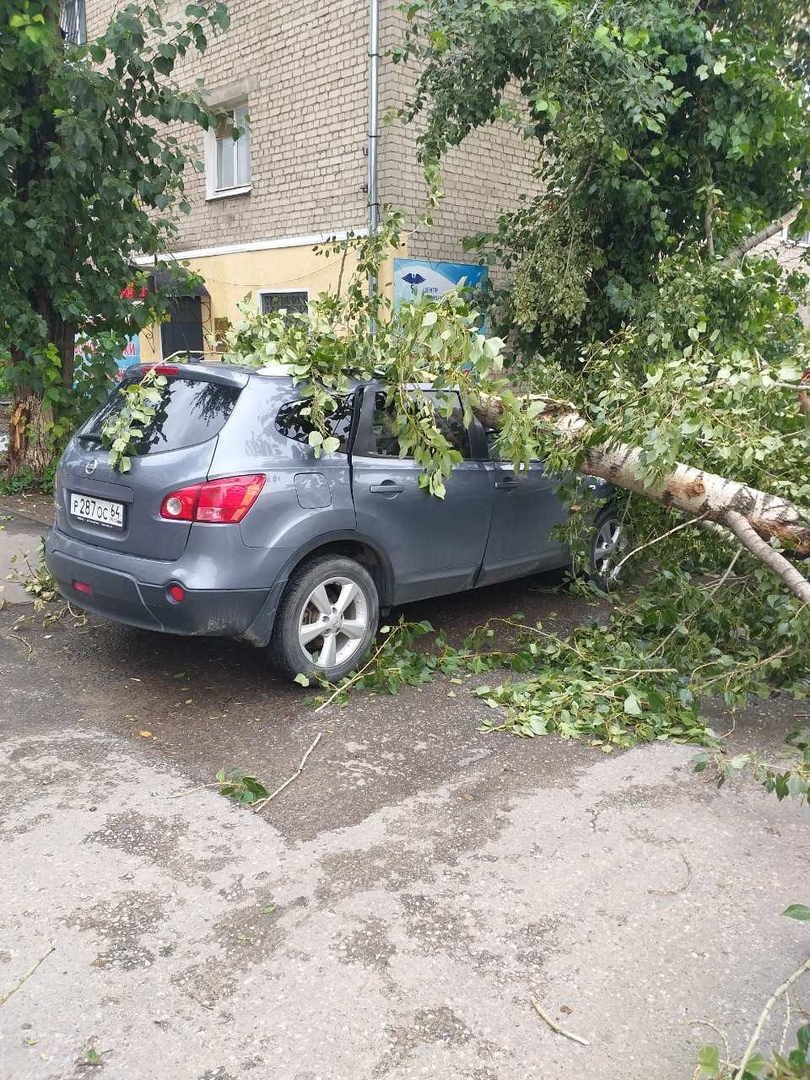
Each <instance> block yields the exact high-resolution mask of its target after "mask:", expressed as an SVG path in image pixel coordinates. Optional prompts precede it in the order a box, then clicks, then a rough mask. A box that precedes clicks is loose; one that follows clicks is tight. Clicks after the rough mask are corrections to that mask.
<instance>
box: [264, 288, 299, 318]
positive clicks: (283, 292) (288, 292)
mask: <svg viewBox="0 0 810 1080" xmlns="http://www.w3.org/2000/svg"><path fill="white" fill-rule="evenodd" d="M301 293H304V294H305V296H306V298H307V308H309V301H310V295H309V289H271V288H269V287H267V288H265V289H258V290H257V292H256V307H257V308H258V309H259V314H260V315H261V314H262V297H263V296H300V295H301Z"/></svg>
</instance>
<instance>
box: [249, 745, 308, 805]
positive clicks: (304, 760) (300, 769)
mask: <svg viewBox="0 0 810 1080" xmlns="http://www.w3.org/2000/svg"><path fill="white" fill-rule="evenodd" d="M322 738H323V732H322V731H319V732H318V734H317V735H316V736H315V741H314V742H313V743H312V746H310V748H309V750H307V752H306V753H305V754H304V756H303V757H302V758H301V764H300V765H299V766H298V768H297V770H296V771H295V772H294V773H293V775H292V776H291V777H289V778H288V779H287V780H285V781H284V783H283V784H282V785H281V786H280V787H277V788H276V790H275V791H274V792H273V793H272V794H270V795H268V796H267V798H266V799H262V800H261V801H260V802H257V803H255V804H254V806H253V807H251V809H252V810H253V812H254V814H255V813H258V811H259V810H261V809H263V808H264V806H265V804H266V803H269V802H270V801H271V800H272V799H275V797H276V795H280V794H281V793H282V791H283V790H284V788H286V787H289V785H290V784H291V783H292V782H293V780H297V779H298V777H299V776H300V775H301V773H302V772H303V771H304V766H305V765H306V763H307V758H308V757H309V755H310V754H311V753H312V751H313V750H314V749H315V747H316V746H317V745H318V743H319V742H320V741H321V739H322Z"/></svg>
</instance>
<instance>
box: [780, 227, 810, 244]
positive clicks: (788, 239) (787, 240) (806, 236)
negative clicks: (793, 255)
mask: <svg viewBox="0 0 810 1080" xmlns="http://www.w3.org/2000/svg"><path fill="white" fill-rule="evenodd" d="M789 231H790V226H789V225H785V227H784V228H783V229H782V243H783V244H793V245H794V246H795V247H810V232H806V233H803V234H802V235H801V236H800V237H792V236H789V235H788V233H789Z"/></svg>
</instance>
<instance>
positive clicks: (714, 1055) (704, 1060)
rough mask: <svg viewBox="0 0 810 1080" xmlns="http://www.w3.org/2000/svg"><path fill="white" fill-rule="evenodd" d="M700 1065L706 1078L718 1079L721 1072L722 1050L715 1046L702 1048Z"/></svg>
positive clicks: (699, 1055)
mask: <svg viewBox="0 0 810 1080" xmlns="http://www.w3.org/2000/svg"><path fill="white" fill-rule="evenodd" d="M698 1065H699V1066H700V1070H701V1072H702V1073H703V1074H704V1075H705V1076H707V1077H716V1076H717V1074H718V1072H719V1071H720V1048H719V1047H718V1046H713V1045H707V1046H701V1048H700V1051H699V1053H698Z"/></svg>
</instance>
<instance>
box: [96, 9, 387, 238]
mask: <svg viewBox="0 0 810 1080" xmlns="http://www.w3.org/2000/svg"><path fill="white" fill-rule="evenodd" d="M87 4H88V24H89V26H88V30H89V32H90V33H91V34H92V33H97V32H99V31H100V30H101V29H102V28H103V25H104V20H105V16H106V15H108V14H109V13H110V12H111V10H112V8H113V4H111V3H109V2H108V0H87ZM173 6H175V7H178V6H179V5H173ZM229 10H230V14H231V27H230V30H229V31H228V32H227V33H226V34H224V35H221V36H218V37H214V38H212V39H211V40H210V43H209V47H208V50H207V51H206V53H205V54H204V55H203V56H202V57H198V56H197V55H196V54H195V55H194V58H193V62H186V63H184V64H183V65H182V66H181V67H180V69H179V73H180V77H179V81H181V82H182V83H185V84H189V83H190V82H191V81H192V80H193V79H196V78H198V77H202V78H203V79H204V80H205V83H206V86H207V87H208V89H209V90H210V91H211V95H212V101H214V102H218V101H220V100H222V98H223V96H224V97H230V93H229V89H233V88H234V87H237V88H239V87H242V88H246V89H248V107H249V110H250V117H251V188H252V190H251V192H250V194H248V195H239V196H232V197H227V198H219V199H214V200H210V201H207V200H206V197H205V194H206V192H205V178H204V176H203V175H201V174H199V173H195V172H193V171H192V170H190V169H189V170H188V171H187V172H188V175H187V177H186V185H187V195H188V198H189V202H190V203H191V205H192V211H191V214H190V215H188V216H183V217H182V218H181V219H180V220H179V227H180V232H179V236H178V238H177V245H178V248H179V249H183V250H187V249H191V248H201V247H206V248H207V247H215V246H219V245H223V244H234V243H246V242H250V241H258V240H265V239H274V238H281V237H285V236H297V235H308V234H310V233H320V232H329V231H331V230H337V229H341V228H352V227H354V228H357V227H362V226H364V225H365V222H366V216H367V211H366V194H365V191H364V190H363V185H364V184H365V180H366V158H365V154H364V150H365V131H366V109H367V89H366V78H367V75H366V40H367V16H366V10H365V6H364V4H363V3H362V2H361V3H359V4H358V3H357V0H330V2H329V3H325V4H321V5H313V4H311V3H307V2H305V0H275V2H268V0H230V3H229ZM188 134H189V137H190V140H191V144H192V145H193V146H194V147H195V148H196V150H197V152H198V153H199V154H200V156H202V151H203V135H202V133H200V132H196V131H188Z"/></svg>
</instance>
